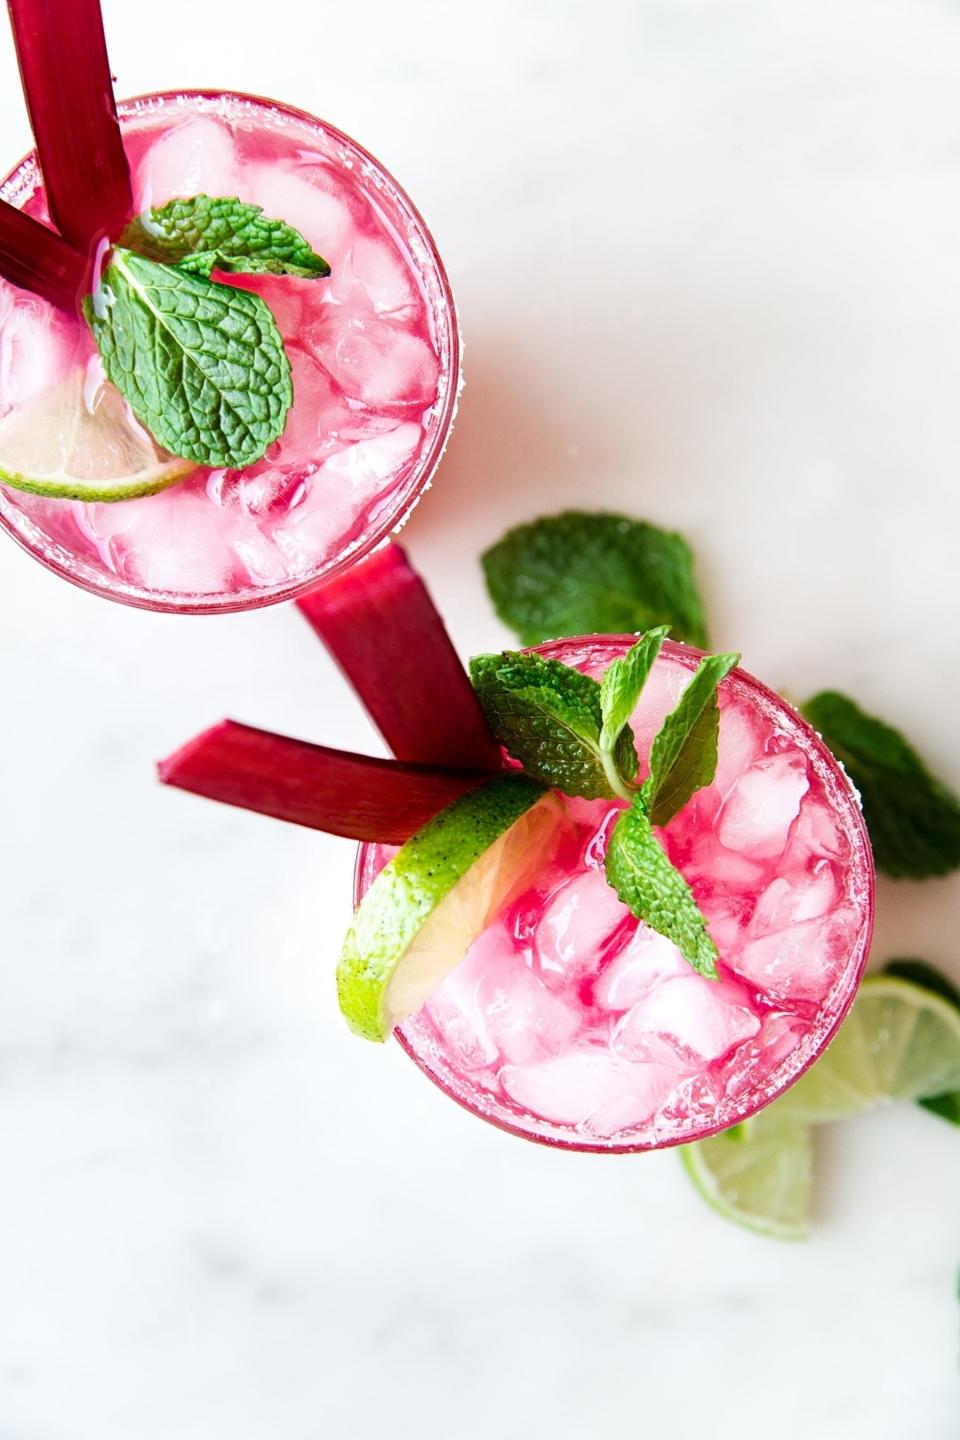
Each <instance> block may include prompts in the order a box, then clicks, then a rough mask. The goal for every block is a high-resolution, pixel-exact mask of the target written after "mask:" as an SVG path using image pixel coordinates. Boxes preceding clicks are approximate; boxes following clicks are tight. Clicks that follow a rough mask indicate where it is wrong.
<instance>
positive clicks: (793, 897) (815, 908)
mask: <svg viewBox="0 0 960 1440" xmlns="http://www.w3.org/2000/svg"><path fill="white" fill-rule="evenodd" d="M836 899H837V878H836V875H835V873H834V869H833V866H832V865H831V864H830V861H829V860H818V861H816V862H815V864H814V867H813V869H811V870H801V871H800V872H796V871H793V872H792V873H791V874H790V875H789V876H788V875H778V876H777V878H776V879H775V880H771V882H770V884H769V885H768V886H767V888H766V890H764V891H763V893H762V895H761V896H760V898H759V900H758V901H757V905H756V909H755V910H754V912H753V919H752V920H751V921H750V936H751V938H754V937H756V936H760V935H772V934H774V933H775V932H776V931H777V930H786V929H787V927H788V926H790V925H795V924H796V923H797V922H798V921H799V920H813V919H815V918H816V917H817V916H818V915H825V914H826V912H827V911H828V910H830V909H832V907H833V905H834V904H835V903H836Z"/></svg>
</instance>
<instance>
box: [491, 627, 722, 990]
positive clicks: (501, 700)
mask: <svg viewBox="0 0 960 1440" xmlns="http://www.w3.org/2000/svg"><path fill="white" fill-rule="evenodd" d="M666 632H667V627H666V626H658V627H657V628H656V629H654V630H650V631H648V632H647V634H646V635H643V636H641V637H640V639H639V640H638V641H637V643H636V645H634V646H632V647H631V649H630V650H628V652H627V653H626V655H624V656H623V657H622V659H619V660H615V661H613V662H612V664H611V665H609V666H608V668H607V669H606V671H605V672H604V674H603V676H602V678H601V680H600V682H599V683H598V682H597V681H596V680H594V679H592V678H591V677H590V676H588V675H583V674H582V673H581V672H580V671H579V670H575V669H573V668H572V667H570V666H567V665H563V664H561V663H560V662H559V661H557V660H547V659H545V658H544V657H543V656H541V655H530V654H523V653H519V652H516V651H505V652H504V653H503V654H502V655H478V656H476V657H475V658H474V659H473V660H472V661H471V662H470V674H471V678H472V680H473V684H474V687H475V689H476V691H477V695H478V696H479V699H480V703H481V705H482V706H483V709H484V712H485V714H486V716H487V720H488V721H489V723H490V727H491V729H492V730H493V732H494V734H495V735H496V736H497V738H498V740H499V741H500V742H501V744H502V745H503V746H504V747H505V748H506V750H507V751H508V752H509V753H510V755H511V756H512V757H513V758H514V759H515V760H518V761H519V762H520V763H521V765H523V767H524V769H526V770H527V771H528V772H529V773H530V774H531V775H534V776H536V777H537V779H539V780H543V781H545V782H546V783H547V784H548V785H553V786H556V788H557V789H559V790H562V791H563V792H564V793H565V794H567V795H579V796H583V797H584V798H586V799H588V800H595V799H601V798H613V797H617V796H618V797H620V798H621V799H625V800H627V801H628V802H629V804H630V808H629V809H628V810H627V811H625V813H624V814H623V815H622V816H621V817H620V818H619V820H618V821H617V823H616V825H615V827H614V830H613V833H612V835H611V839H610V846H609V849H608V851H607V861H606V864H607V878H608V880H609V881H610V884H611V885H612V886H613V888H614V889H615V890H616V892H617V894H618V895H619V896H620V899H621V900H622V901H623V902H624V904H626V905H627V906H629V908H630V909H631V910H632V911H633V913H634V915H636V916H637V917H638V918H639V919H641V920H643V921H645V922H646V924H647V925H649V926H650V927H651V929H653V930H657V931H659V933H660V934H662V935H665V936H666V937H667V938H668V939H670V940H672V941H673V942H674V944H676V945H677V946H678V947H679V949H680V951H681V953H682V954H683V955H684V957H685V958H686V959H687V960H689V962H690V964H691V965H693V967H694V969H695V970H697V971H698V973H699V974H701V975H705V976H708V977H710V978H715V977H716V957H717V950H716V946H715V945H714V943H713V941H712V940H711V938H710V935H709V933H708V931H707V927H706V921H705V920H704V917H703V915H702V914H701V912H700V910H699V908H698V906H697V903H696V901H695V900H694V898H693V895H692V893H691V891H690V888H689V886H688V885H687V882H686V881H685V880H684V878H683V876H682V875H681V874H680V872H679V871H678V870H677V869H676V868H675V867H674V865H673V864H672V863H671V861H670V859H669V858H668V856H667V854H666V851H665V850H664V849H663V846H662V845H661V844H660V841H659V839H658V838H657V836H656V834H655V833H654V826H662V825H666V824H667V823H668V822H669V820H671V819H672V818H673V816H674V815H676V814H677V813H678V812H679V811H680V810H681V809H682V808H683V806H684V805H685V804H686V803H687V801H688V800H689V799H690V797H691V796H692V795H693V793H694V791H696V790H698V789H700V788H701V787H702V786H704V785H709V784H710V783H711V781H712V780H713V777H714V774H715V773H716V768H717V736H718V732H719V718H720V717H719V710H718V708H717V687H718V686H719V684H720V682H721V681H722V680H723V679H724V678H725V677H726V676H727V675H728V674H729V672H730V670H731V669H732V668H733V666H734V665H735V664H736V663H737V660H738V659H739V656H737V655H712V656H707V657H706V658H705V659H704V660H702V661H701V663H700V665H699V666H698V668H697V670H696V672H695V674H694V676H693V678H692V680H691V681H690V683H689V685H688V686H687V687H686V689H685V690H684V692H683V695H682V696H681V698H680V700H679V702H678V703H677V705H676V706H675V708H674V709H673V711H672V712H671V713H670V714H669V715H668V716H667V718H666V719H665V721H664V722H663V725H662V727H661V729H660V731H659V733H658V734H657V736H656V738H655V739H654V742H653V745H652V748H651V751H650V766H649V774H648V776H647V779H646V780H645V781H644V783H643V785H642V786H638V784H637V781H636V776H637V773H638V770H639V761H638V757H637V753H636V749H635V748H634V739H633V732H632V731H631V729H630V726H629V724H628V721H629V718H630V715H631V714H632V713H633V711H634V709H635V708H636V705H637V702H638V700H639V698H640V696H641V694H642V692H643V687H644V684H645V682H646V680H647V677H648V676H649V674H650V671H651V670H652V668H653V665H654V663H655V661H656V658H657V655H658V654H659V652H660V647H661V645H662V644H663V641H664V638H665V636H666Z"/></svg>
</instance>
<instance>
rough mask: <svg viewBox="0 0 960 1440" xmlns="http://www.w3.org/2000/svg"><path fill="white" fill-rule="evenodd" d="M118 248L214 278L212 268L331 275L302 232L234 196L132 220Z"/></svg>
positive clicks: (196, 200)
mask: <svg viewBox="0 0 960 1440" xmlns="http://www.w3.org/2000/svg"><path fill="white" fill-rule="evenodd" d="M120 244H121V245H123V246H125V247H126V248H127V249H129V250H136V251H137V252H138V253H139V254H141V255H145V256H146V257H147V259H149V260H156V261H158V262H159V263H161V264H165V265H178V266H179V267H180V269H181V270H186V271H188V272H189V273H190V274H193V275H203V276H205V277H206V278H209V277H210V274H211V272H212V271H213V270H214V269H217V270H223V271H226V272H233V273H238V274H239V273H245V274H249V275H264V274H266V275H296V276H300V277H301V278H302V279H306V280H315V279H317V278H319V277H321V276H324V275H329V274H330V266H329V265H328V264H327V262H326V260H323V259H322V258H321V257H320V256H319V255H317V254H316V253H315V252H314V250H313V248H312V247H311V245H310V244H309V242H308V241H307V240H306V239H304V237H303V236H302V235H301V234H300V231H299V230H294V228H293V226H292V225H288V224H287V223H286V221H285V220H271V219H269V218H268V217H267V216H265V215H264V213H263V210H262V208H261V206H259V205H250V204H248V203H247V202H246V201H244V200H238V199H236V198H235V197H231V196H211V195H194V196H193V197H192V198H191V199H189V200H171V201H170V202H169V204H167V205H161V206H160V207H159V208H158V209H156V210H149V211H147V212H146V213H145V214H144V215H140V216H138V217H137V219H136V220H133V221H132V222H131V223H130V224H129V225H128V226H127V228H126V230H125V231H124V233H123V235H122V236H121V238H120Z"/></svg>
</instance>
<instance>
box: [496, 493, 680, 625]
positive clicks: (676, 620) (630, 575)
mask: <svg viewBox="0 0 960 1440" xmlns="http://www.w3.org/2000/svg"><path fill="white" fill-rule="evenodd" d="M482 564H483V573H484V577H485V579H486V582H487V589H488V590H489V592H490V598H491V600H492V601H493V606H494V609H495V610H496V612H497V614H498V615H499V616H500V619H501V620H502V621H503V622H504V624H506V625H509V627H510V629H511V630H513V631H514V632H515V633H516V635H517V636H518V638H519V640H520V642H521V644H523V645H536V644H538V643H539V642H540V641H541V640H553V639H557V638H559V637H561V636H565V635H592V634H607V635H616V634H635V633H638V632H640V631H647V630H650V629H651V628H652V627H654V626H658V625H669V626H670V628H671V631H672V633H673V635H674V636H675V638H676V639H678V640H685V641H687V642H688V643H689V644H691V645H697V646H700V647H701V648H705V647H706V645H707V627H706V620H705V616H704V610H703V603H702V601H701V599H700V592H699V590H698V588H697V583H696V580H695V579H694V574H693V556H692V554H691V552H690V547H689V546H688V544H687V542H686V541H685V540H684V538H683V536H682V535H677V534H675V533H673V532H672V531H669V530H661V529H659V528H658V527H657V526H656V525H648V524H645V523H644V522H643V521H640V520H631V519H629V518H628V517H627V516H625V515H615V514H609V513H606V512H600V513H591V512H588V511H582V510H567V511H564V512H562V513H561V514H559V515H548V516H544V517H543V518H542V519H540V520H535V521H533V523H532V524H529V525H519V526H517V527H516V529H514V530H510V531H508V532H507V534H506V535H504V537H503V539H502V540H500V541H499V542H498V543H497V544H496V545H494V546H492V547H491V548H490V549H489V550H488V551H487V552H486V554H485V555H483V557H482Z"/></svg>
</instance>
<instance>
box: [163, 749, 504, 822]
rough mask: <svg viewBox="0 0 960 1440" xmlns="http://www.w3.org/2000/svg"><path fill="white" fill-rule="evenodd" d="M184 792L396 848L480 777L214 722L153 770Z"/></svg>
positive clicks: (474, 785) (465, 772)
mask: <svg viewBox="0 0 960 1440" xmlns="http://www.w3.org/2000/svg"><path fill="white" fill-rule="evenodd" d="M157 769H158V772H159V775H160V779H161V780H162V781H163V782H164V784H166V785H176V786H178V787H179V788H180V789H181V790H191V791H192V792H193V793H194V794H195V795H206V796H207V797H208V798H209V799H211V800H221V801H223V802H224V803H225V804H227V805H239V806H241V807H242V808H243V809H245V810H256V811H258V812H259V813H260V814H261V815H272V816H273V817H274V818H275V819H277V820H289V821H292V822H293V824H295V825H307V826H309V827H310V828H311V829H313V830H324V831H326V832H327V833H328V834H330V835H345V836H347V837H348V838H349V839H351V840H371V841H377V840H379V841H382V842H383V843H384V844H388V845H401V844H402V843H403V842H404V841H405V840H409V838H410V836H411V835H412V834H413V833H414V832H415V831H416V830H419V829H420V828H421V826H423V825H425V824H426V823H427V821H428V820H430V819H431V818H432V817H433V816H434V815H435V814H436V813H437V811H438V810H442V809H443V807H444V806H445V805H449V804H450V803H451V801H453V800H456V799H457V798H458V796H460V795H463V794H464V793H465V792H466V791H467V790H473V789H475V788H476V787H477V785H479V784H481V783H482V782H483V781H484V780H485V779H486V778H487V776H486V775H485V774H483V773H482V772H476V771H475V772H473V773H470V772H467V771H451V770H440V769H437V768H436V767H434V766H428V765H404V764H400V763H398V762H397V761H395V760H374V759H372V758H370V757H369V756H367V755H351V754H349V753H348V752H346V751H343V750H329V749H327V747H326V746H324V745H311V744H308V743H307V742H306V741H305V740H291V739H289V738H288V737H287V736H286V735H273V734H271V733H270V731H268V730H256V729H254V728H253V727H252V726H250V725H239V724H237V723H236V721H234V720H221V722H220V724H219V725H214V726H212V727H211V728H210V729H209V730H205V731H204V732H203V733H202V734H200V735H197V736H196V737H195V739H193V740H189V741H188V742H187V744H186V745H184V746H183V747H182V748H181V749H179V750H177V751H176V753H175V754H173V755H171V756H170V757H169V759H167V760H161V761H160V764H159V765H158V767H157Z"/></svg>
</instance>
